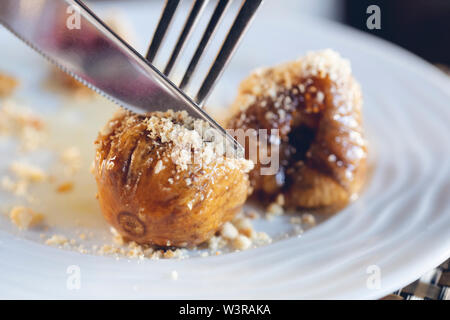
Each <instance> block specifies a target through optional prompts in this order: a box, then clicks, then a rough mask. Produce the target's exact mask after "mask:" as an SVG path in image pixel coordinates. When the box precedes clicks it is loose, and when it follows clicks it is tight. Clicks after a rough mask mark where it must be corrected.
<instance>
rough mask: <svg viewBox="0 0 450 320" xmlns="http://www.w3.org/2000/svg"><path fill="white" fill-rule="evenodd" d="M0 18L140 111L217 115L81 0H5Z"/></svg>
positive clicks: (77, 74) (60, 63) (80, 76)
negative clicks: (140, 52) (164, 72)
mask: <svg viewBox="0 0 450 320" xmlns="http://www.w3.org/2000/svg"><path fill="white" fill-rule="evenodd" d="M0 23H1V24H2V25H3V26H5V27H6V28H7V29H8V30H10V31H11V32H12V33H13V34H15V35H16V36H17V37H18V38H20V39H21V40H22V41H24V42H25V43H26V44H28V45H29V46H30V47H31V48H33V49H34V50H35V51H37V52H38V53H40V54H41V55H43V56H44V57H45V58H47V59H48V60H49V61H50V62H52V63H54V64H55V65H56V66H57V67H59V68H60V69H61V70H63V71H64V72H66V73H68V74H69V75H71V76H72V77H74V78H75V79H77V80H78V81H80V82H82V83H83V84H85V85H86V86H88V87H89V88H91V89H93V90H94V91H96V92H97V93H99V94H101V95H103V96H105V97H107V98H108V99H110V100H112V101H113V102H115V103H117V104H119V105H120V106H123V107H125V108H127V109H129V110H132V111H133V112H136V113H146V112H153V111H165V110H168V109H172V110H174V111H183V110H184V111H187V112H188V114H189V115H190V116H192V117H195V118H199V119H202V120H205V121H207V122H208V123H209V124H210V125H211V127H213V128H215V129H217V130H218V131H219V132H220V133H221V134H222V135H224V136H226V138H227V139H228V141H229V142H231V143H232V145H233V146H234V148H235V150H236V151H238V152H239V153H240V154H242V152H243V149H242V146H240V144H239V143H237V141H235V140H234V139H233V138H232V137H231V136H230V135H229V134H228V133H227V132H226V131H225V129H223V128H222V127H221V126H220V125H219V124H218V123H217V122H216V121H214V120H213V119H212V118H211V117H210V116H209V115H208V114H207V113H206V112H204V111H203V110H202V109H201V108H200V107H198V106H197V105H196V104H195V102H193V101H192V100H191V99H190V98H189V97H188V96H187V95H186V94H185V93H184V92H182V91H181V90H180V89H178V87H177V86H175V85H174V84H173V83H172V82H171V81H170V80H169V79H167V78H166V77H165V76H164V75H163V74H162V73H161V72H160V71H159V70H157V69H156V68H155V67H154V66H153V65H151V64H150V63H149V62H148V61H147V60H146V59H145V58H144V57H142V56H141V55H140V54H139V53H138V52H136V50H134V49H133V48H132V47H131V46H130V45H128V44H127V43H126V42H125V41H124V40H122V39H121V38H120V37H119V36H118V35H117V34H115V33H114V32H113V31H112V30H111V29H110V28H109V27H108V26H107V25H105V24H104V23H103V22H102V21H101V19H99V18H98V17H97V16H96V15H95V14H94V13H93V12H92V11H91V10H90V9H89V8H88V7H87V6H86V5H85V4H83V3H82V2H81V1H79V0H2V1H1V2H0Z"/></svg>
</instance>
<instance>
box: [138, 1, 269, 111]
mask: <svg viewBox="0 0 450 320" xmlns="http://www.w3.org/2000/svg"><path fill="white" fill-rule="evenodd" d="M231 1H232V0H217V4H216V6H215V9H214V11H213V13H212V15H211V17H210V20H209V22H208V24H207V26H206V29H205V31H204V32H203V35H202V37H201V39H200V42H199V44H198V46H197V48H196V50H195V52H194V54H193V56H192V58H191V60H190V62H189V65H188V67H187V69H186V71H185V73H184V75H183V77H182V80H181V81H180V83H179V84H178V87H179V88H180V89H181V90H183V91H184V89H185V88H186V86H187V85H188V84H189V83H190V80H191V79H192V75H193V74H194V73H195V71H196V69H197V66H198V64H199V62H200V60H201V58H202V55H203V53H204V52H205V50H206V48H207V47H208V45H209V44H210V43H211V40H212V38H213V36H214V34H215V31H216V30H217V27H218V26H219V24H220V22H221V20H222V18H223V16H224V14H225V12H226V10H227V8H228V7H229V5H230V4H231ZM262 1H263V0H243V1H242V4H241V7H240V9H239V12H238V14H237V16H236V18H235V19H234V21H233V23H232V25H231V27H230V29H229V30H228V33H227V35H226V37H225V40H224V41H223V42H222V45H221V47H220V50H219V52H218V54H217V56H216V57H215V59H214V61H213V63H212V65H211V66H210V68H209V70H208V72H207V74H206V76H205V77H204V80H203V82H202V83H201V85H200V87H199V89H198V91H197V94H196V95H195V97H193V100H194V101H195V102H196V103H197V105H198V106H200V107H202V106H203V104H204V102H205V101H206V99H207V98H208V96H209V94H210V93H211V91H212V89H213V88H214V86H215V84H216V83H217V81H218V80H219V78H220V76H221V75H222V74H223V72H224V70H225V68H226V66H227V65H228V63H229V62H230V60H231V58H232V56H233V54H234V53H235V51H236V48H237V46H238V45H239V43H240V41H241V40H242V38H243V35H244V34H245V32H246V31H247V29H248V27H249V25H250V23H251V21H252V19H253V17H254V15H255V13H256V11H257V9H258V8H259V6H260V5H261V3H262ZM207 3H208V0H194V1H193V3H192V6H191V9H190V11H189V14H188V17H187V18H186V21H185V23H184V26H183V29H182V32H181V34H180V35H179V36H178V39H177V41H176V43H175V46H174V48H173V50H172V53H171V55H170V58H169V60H168V62H167V64H166V66H165V68H164V69H163V70H164V71H163V73H164V75H165V76H166V77H168V78H170V74H171V71H172V70H173V67H174V66H175V64H176V62H177V60H178V59H179V56H180V54H181V53H182V51H183V49H184V47H185V45H186V42H187V41H188V39H189V37H190V36H191V34H192V31H193V29H194V28H195V25H196V23H197V22H198V19H199V18H200V16H201V15H202V12H203V9H204V8H205V6H206V4H207ZM179 4H180V0H166V3H165V6H164V9H163V12H162V14H161V17H160V19H159V22H158V26H157V28H156V30H155V33H154V35H153V38H152V41H151V43H150V46H149V48H148V51H147V54H146V59H147V60H148V61H149V62H150V63H153V61H154V58H155V57H156V55H157V53H158V50H159V48H160V46H161V44H162V42H163V40H164V38H165V36H166V34H167V31H168V29H170V24H171V22H172V20H173V17H174V15H175V12H176V10H177V8H178V7H179Z"/></svg>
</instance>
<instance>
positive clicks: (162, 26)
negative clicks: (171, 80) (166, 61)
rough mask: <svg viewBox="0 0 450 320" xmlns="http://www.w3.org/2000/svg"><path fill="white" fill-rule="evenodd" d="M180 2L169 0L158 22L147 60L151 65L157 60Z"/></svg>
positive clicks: (178, 0)
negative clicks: (156, 57)
mask: <svg viewBox="0 0 450 320" xmlns="http://www.w3.org/2000/svg"><path fill="white" fill-rule="evenodd" d="M179 4H180V0H167V1H166V5H165V7H164V10H163V13H162V14H161V18H160V19H159V22H158V27H157V28H156V31H155V34H154V35H153V39H152V42H151V44H150V46H149V48H148V51H147V55H146V59H147V60H148V61H149V62H150V63H151V62H153V59H155V56H156V53H157V52H158V49H159V47H160V46H161V43H162V41H163V40H164V37H165V35H166V31H167V30H168V29H169V25H170V23H171V22H172V18H173V16H174V15H175V11H176V10H177V7H178V5H179Z"/></svg>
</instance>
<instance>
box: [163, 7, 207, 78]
mask: <svg viewBox="0 0 450 320" xmlns="http://www.w3.org/2000/svg"><path fill="white" fill-rule="evenodd" d="M207 3H208V0H195V2H194V4H193V6H192V8H191V11H190V12H189V16H188V18H187V20H186V23H185V24H184V26H183V31H182V32H181V35H180V37H179V38H178V40H177V43H176V45H175V48H174V49H173V51H172V55H171V56H170V59H169V62H168V63H167V65H166V68H165V69H164V75H166V76H169V74H170V71H172V68H173V66H174V65H175V62H176V61H177V58H178V55H179V54H180V52H181V51H182V50H183V48H184V45H185V43H186V40H187V39H188V38H189V36H190V34H191V31H192V29H193V27H194V26H195V24H196V22H197V20H198V18H199V16H200V13H201V12H202V11H203V8H204V7H205V5H206V4H207Z"/></svg>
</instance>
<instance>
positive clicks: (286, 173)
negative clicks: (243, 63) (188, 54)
mask: <svg viewBox="0 0 450 320" xmlns="http://www.w3.org/2000/svg"><path fill="white" fill-rule="evenodd" d="M361 106H362V98H361V90H360V87H359V85H358V84H357V83H356V81H355V80H354V78H353V77H352V75H351V70H350V66H349V63H348V62H347V61H346V60H343V59H342V58H340V56H339V55H338V54H337V53H335V52H333V51H331V50H325V51H320V52H315V53H310V54H309V55H308V56H306V57H305V58H302V59H299V60H297V61H295V62H291V63H287V64H284V65H281V66H278V67H274V68H268V69H261V70H258V71H256V72H255V73H253V74H252V75H251V76H250V77H249V78H248V79H246V80H244V81H243V83H242V84H241V86H240V90H239V94H238V97H237V99H236V101H235V103H234V105H233V108H234V116H233V117H232V119H231V120H230V121H229V122H228V127H229V128H234V129H236V128H242V129H248V128H252V129H268V130H271V129H279V140H278V141H279V145H280V148H279V150H280V154H279V157H280V166H279V169H278V171H277V172H276V174H274V175H261V173H260V168H261V164H260V163H259V161H258V162H257V163H256V166H255V169H254V170H253V171H252V172H251V173H250V177H251V183H252V186H253V188H254V189H255V191H256V193H257V194H259V195H262V196H263V197H264V198H266V199H267V198H269V199H270V198H273V197H274V196H276V195H278V194H280V193H282V194H284V195H285V199H286V203H287V206H289V207H296V208H306V209H330V208H331V209H332V210H334V209H339V208H342V207H343V206H345V205H346V204H347V203H348V202H349V200H350V199H351V198H352V196H353V195H355V194H357V193H358V192H359V190H360V189H361V187H362V185H363V183H364V181H365V176H366V158H367V146H366V141H365V139H364V132H363V126H362V116H361ZM273 141H274V139H271V140H270V141H268V142H267V143H268V145H269V146H270V145H271V143H273ZM275 141H277V139H275ZM265 143H266V141H265ZM247 148H248V145H247ZM247 156H248V154H247Z"/></svg>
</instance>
